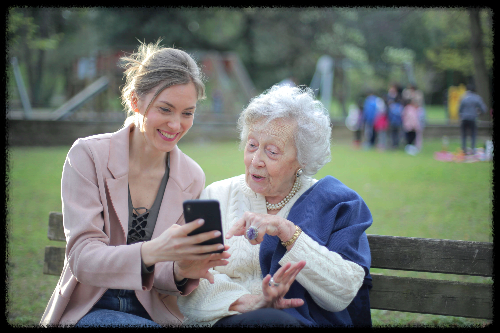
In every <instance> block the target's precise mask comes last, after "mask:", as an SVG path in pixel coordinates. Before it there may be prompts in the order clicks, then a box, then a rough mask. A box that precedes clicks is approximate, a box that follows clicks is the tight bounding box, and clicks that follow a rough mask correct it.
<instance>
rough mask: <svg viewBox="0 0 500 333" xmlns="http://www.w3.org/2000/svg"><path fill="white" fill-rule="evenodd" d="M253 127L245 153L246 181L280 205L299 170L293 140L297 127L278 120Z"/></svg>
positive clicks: (287, 121) (270, 201)
mask: <svg viewBox="0 0 500 333" xmlns="http://www.w3.org/2000/svg"><path fill="white" fill-rule="evenodd" d="M263 125H264V123H263V122H262V121H258V122H257V123H256V124H254V125H253V126H251V128H250V130H249V132H248V138H247V142H246V145H245V151H244V162H245V180H246V183H247V184H248V186H249V187H250V188H251V189H252V191H254V192H256V193H260V194H262V195H264V196H265V197H266V200H267V201H268V202H269V203H277V202H279V201H281V200H282V199H283V198H284V197H286V196H287V195H288V193H290V190H291V189H292V186H293V183H294V182H295V178H296V176H295V174H296V172H297V170H298V169H299V168H300V164H299V162H298V161H297V149H296V148H295V142H294V139H293V131H294V130H295V127H296V124H295V123H294V122H292V121H291V120H286V119H275V120H273V121H272V122H271V123H269V124H268V125H264V126H263Z"/></svg>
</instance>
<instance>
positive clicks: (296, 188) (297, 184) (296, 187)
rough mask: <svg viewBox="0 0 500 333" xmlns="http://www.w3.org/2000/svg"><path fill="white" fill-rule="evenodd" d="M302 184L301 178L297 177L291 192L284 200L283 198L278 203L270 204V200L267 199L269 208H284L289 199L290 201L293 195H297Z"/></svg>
mask: <svg viewBox="0 0 500 333" xmlns="http://www.w3.org/2000/svg"><path fill="white" fill-rule="evenodd" d="M301 185H302V183H301V182H300V178H299V177H297V179H296V180H295V183H293V187H292V190H291V191H290V193H288V195H287V196H286V197H285V198H284V199H283V200H281V201H280V202H278V203H277V204H270V203H269V202H267V201H266V208H267V210H278V209H281V208H283V207H284V206H285V205H286V204H287V203H288V201H290V199H292V197H293V196H294V195H295V193H297V192H298V191H299V190H300V186H301Z"/></svg>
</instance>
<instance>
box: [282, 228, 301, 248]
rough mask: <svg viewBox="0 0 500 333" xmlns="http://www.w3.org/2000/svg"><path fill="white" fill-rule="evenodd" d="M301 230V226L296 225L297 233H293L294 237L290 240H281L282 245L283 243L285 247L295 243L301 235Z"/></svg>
mask: <svg viewBox="0 0 500 333" xmlns="http://www.w3.org/2000/svg"><path fill="white" fill-rule="evenodd" d="M301 232H302V229H300V227H299V226H298V225H296V226H295V233H294V234H293V237H292V239H290V240H289V241H286V242H281V245H283V246H284V247H287V246H289V245H292V244H293V243H295V241H296V240H297V238H298V237H299V235H300V233H301Z"/></svg>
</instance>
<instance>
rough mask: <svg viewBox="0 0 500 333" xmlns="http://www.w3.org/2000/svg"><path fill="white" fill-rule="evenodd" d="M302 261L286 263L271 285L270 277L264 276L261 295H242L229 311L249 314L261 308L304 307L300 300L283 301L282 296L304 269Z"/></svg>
mask: <svg viewBox="0 0 500 333" xmlns="http://www.w3.org/2000/svg"><path fill="white" fill-rule="evenodd" d="M305 265H306V262H305V261H304V260H302V261H299V262H298V263H295V264H292V263H287V264H285V265H284V266H283V267H281V268H280V269H278V270H277V271H276V273H275V274H274V276H273V277H272V278H273V281H274V284H273V283H271V285H270V283H269V282H270V281H271V275H269V274H268V275H266V277H265V278H264V279H263V280H262V294H260V295H243V296H242V297H240V298H239V299H238V300H236V301H235V302H234V303H233V304H231V306H230V307H229V310H230V311H238V312H241V313H245V312H250V311H253V310H256V309H261V308H275V309H288V308H296V307H299V306H302V305H304V300H302V299H300V298H290V299H285V298H284V296H285V294H286V293H287V292H288V290H289V289H290V286H291V285H292V283H293V281H295V277H296V276H297V274H299V272H300V271H301V270H302V268H304V266H305Z"/></svg>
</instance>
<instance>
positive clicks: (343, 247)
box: [259, 176, 373, 327]
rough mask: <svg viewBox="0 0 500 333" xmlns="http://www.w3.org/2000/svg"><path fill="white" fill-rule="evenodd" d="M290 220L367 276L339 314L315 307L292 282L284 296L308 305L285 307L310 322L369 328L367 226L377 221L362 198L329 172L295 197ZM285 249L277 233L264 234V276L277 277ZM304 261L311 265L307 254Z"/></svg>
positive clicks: (296, 282) (261, 254) (304, 291)
mask: <svg viewBox="0 0 500 333" xmlns="http://www.w3.org/2000/svg"><path fill="white" fill-rule="evenodd" d="M288 220H290V221H291V222H293V223H294V224H296V225H298V226H299V227H300V228H301V229H302V230H303V232H305V233H306V234H307V235H308V236H309V237H311V238H312V239H314V240H315V241H316V242H318V243H319V244H320V245H323V246H326V247H327V248H328V249H329V250H330V251H334V252H336V253H338V254H339V255H341V256H342V258H343V259H346V260H350V261H352V262H355V263H357V264H358V265H360V266H361V267H363V269H364V270H365V279H364V281H363V285H362V287H361V288H360V290H359V292H358V294H357V295H356V297H355V298H354V300H353V301H352V302H351V304H350V305H349V306H348V307H347V308H346V309H344V310H343V311H339V312H330V311H327V310H325V309H323V308H322V307H320V306H319V305H317V304H316V303H315V302H314V300H313V299H312V297H311V295H310V294H309V292H308V291H307V290H306V289H305V288H304V287H302V286H301V285H300V283H298V281H294V282H293V283H292V285H291V286H290V290H289V291H288V293H287V294H286V295H285V298H301V299H303V300H304V305H302V306H300V307H298V308H291V309H284V310H283V311H286V312H287V313H289V314H291V315H292V316H294V317H295V318H297V319H298V320H299V321H301V322H302V323H303V324H305V325H309V326H368V327H370V326H371V316H370V300H369V294H368V291H369V289H370V288H371V281H372V279H371V276H370V264H371V255H370V247H369V245H368V239H367V237H366V233H365V230H366V229H367V228H368V227H369V226H370V225H371V224H372V221H373V220H372V215H371V213H370V210H369V209H368V207H367V206H366V204H365V202H364V201H363V199H362V198H361V197H360V196H359V195H358V194H357V193H356V192H354V191H353V190H351V189H350V188H348V187H347V186H345V185H344V184H343V183H341V182H340V181H339V180H337V179H336V178H334V177H332V176H326V177H325V178H323V179H321V180H319V181H318V182H316V184H314V185H313V186H312V187H311V188H309V189H308V190H307V191H306V192H305V193H304V194H303V195H302V196H301V197H300V198H299V199H298V200H297V202H296V203H295V204H294V205H293V207H292V209H291V210H290V213H289V214H288ZM285 253H286V248H285V247H283V246H282V245H281V242H280V239H279V238H278V237H277V236H269V235H267V234H266V235H265V236H264V240H263V241H262V243H261V244H260V252H259V259H260V266H261V269H262V274H263V276H266V275H267V274H268V273H269V274H271V275H273V274H274V273H275V272H276V271H277V270H278V269H279V268H280V265H279V263H278V262H279V260H280V259H281V258H282V257H283V256H284V255H285ZM304 260H306V265H307V258H304Z"/></svg>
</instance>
